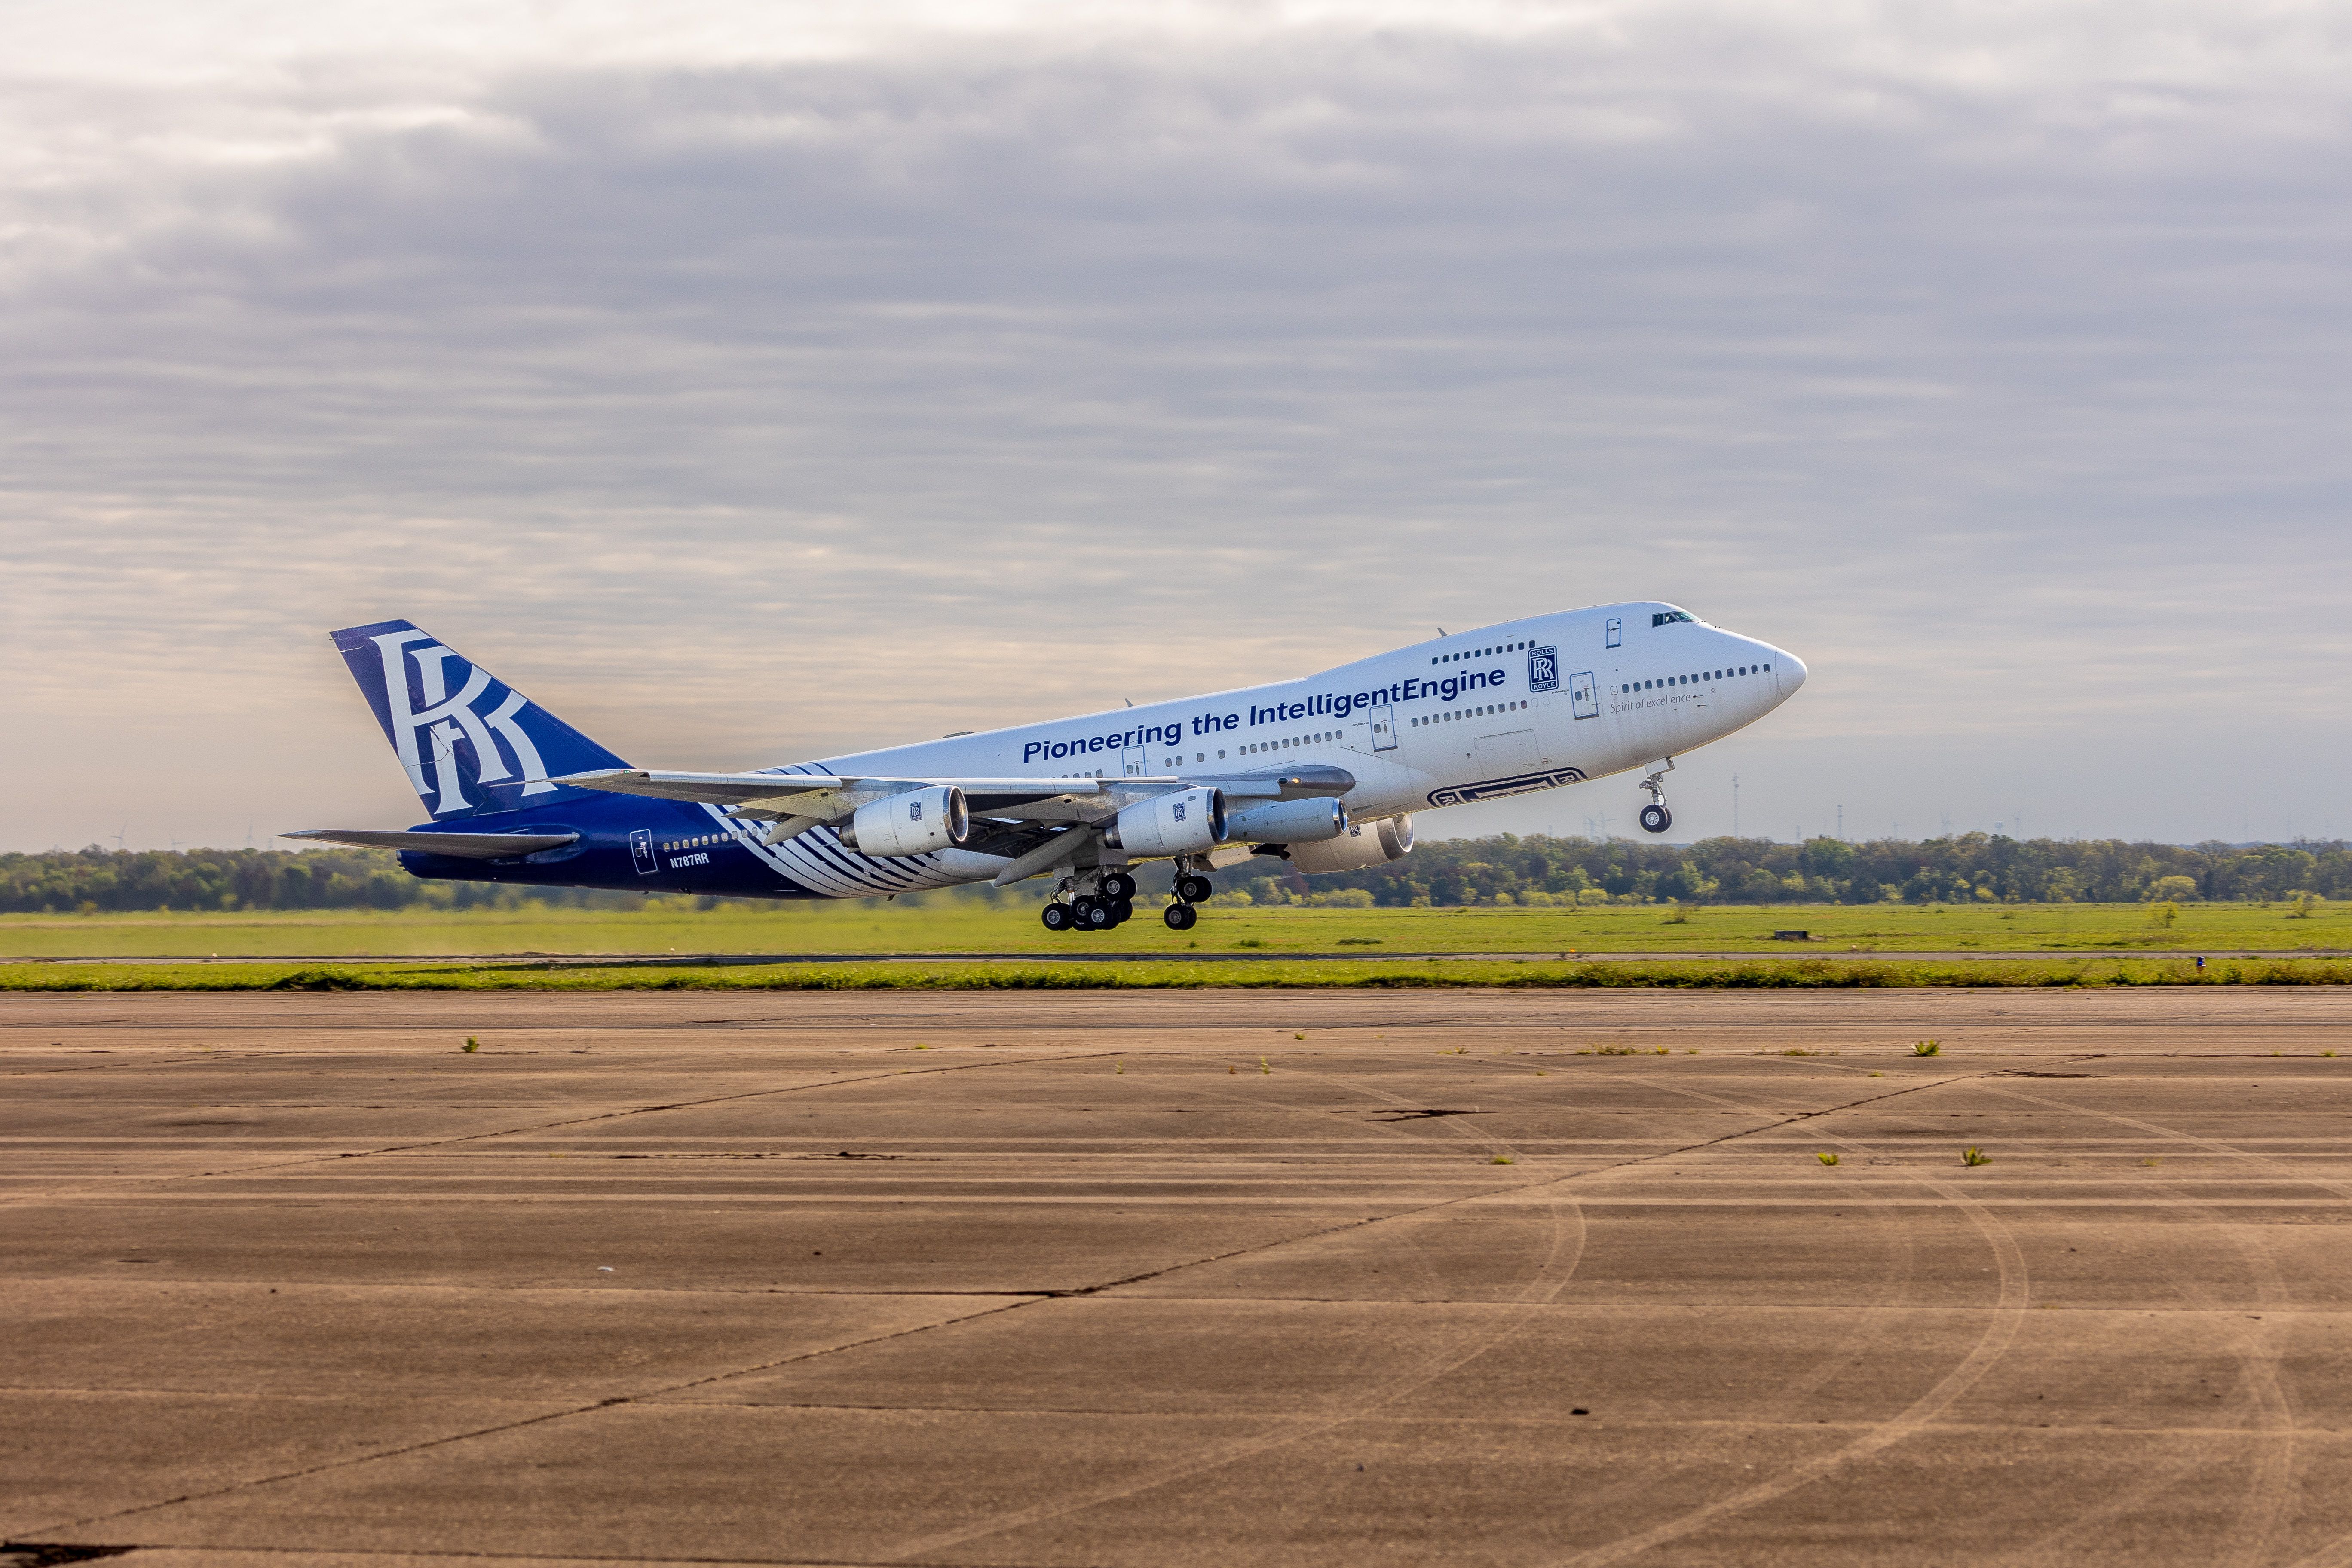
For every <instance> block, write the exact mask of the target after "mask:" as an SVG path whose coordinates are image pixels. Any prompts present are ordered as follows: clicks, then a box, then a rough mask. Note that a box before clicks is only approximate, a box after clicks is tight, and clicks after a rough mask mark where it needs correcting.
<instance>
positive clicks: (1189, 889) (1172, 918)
mask: <svg viewBox="0 0 2352 1568" xmlns="http://www.w3.org/2000/svg"><path fill="white" fill-rule="evenodd" d="M1216 890H1217V889H1216V887H1215V886H1214V885H1213V883H1211V882H1210V880H1209V879H1207V878H1206V877H1203V876H1202V875H1201V874H1200V873H1199V872H1198V871H1187V870H1184V869H1183V868H1182V863H1181V861H1180V862H1179V863H1178V869H1177V872H1176V886H1175V888H1174V889H1172V891H1173V893H1174V897H1172V898H1171V899H1170V900H1169V901H1168V907H1167V908H1166V909H1165V910H1161V911H1160V919H1161V920H1163V921H1167V922H1168V929H1169V930H1170V931H1191V930H1192V927H1193V926H1194V925H1195V924H1197V923H1198V922H1199V921H1200V919H1201V911H1200V910H1196V909H1194V908H1193V907H1192V906H1193V905H1195V904H1205V903H1207V902H1208V901H1209V896H1210V895H1211V894H1213V893H1214V892H1215V891H1216Z"/></svg>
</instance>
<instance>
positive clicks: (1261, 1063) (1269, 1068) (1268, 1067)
mask: <svg viewBox="0 0 2352 1568" xmlns="http://www.w3.org/2000/svg"><path fill="white" fill-rule="evenodd" d="M1257 1070H1258V1071H1260V1072H1262V1073H1266V1074H1269V1075H1270V1074H1272V1073H1273V1071H1274V1064H1273V1063H1272V1062H1270V1061H1267V1060H1266V1059H1265V1058H1264V1057H1260V1058H1257Z"/></svg>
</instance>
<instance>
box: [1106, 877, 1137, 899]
mask: <svg viewBox="0 0 2352 1568" xmlns="http://www.w3.org/2000/svg"><path fill="white" fill-rule="evenodd" d="M1102 896H1103V897H1104V898H1106V899H1109V900H1112V901H1113V902H1117V901H1118V900H1124V899H1131V898H1133V897H1135V879H1134V878H1132V877H1130V876H1129V875H1128V874H1127V873H1126V872H1124V871H1113V872H1111V873H1110V874H1109V875H1108V876H1107V877H1105V878H1104V879H1102Z"/></svg>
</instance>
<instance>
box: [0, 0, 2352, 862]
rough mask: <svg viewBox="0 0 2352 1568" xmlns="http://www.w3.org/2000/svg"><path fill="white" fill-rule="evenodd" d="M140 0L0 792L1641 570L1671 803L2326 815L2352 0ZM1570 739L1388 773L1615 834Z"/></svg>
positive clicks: (38, 483)
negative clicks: (1663, 610)
mask: <svg viewBox="0 0 2352 1568" xmlns="http://www.w3.org/2000/svg"><path fill="white" fill-rule="evenodd" d="M680 9H681V8H678V7H675V6H670V5H628V4H603V5H586V4H581V5H566V4H561V3H556V4H534V5H510V6H500V5H495V4H490V5H485V4H473V3H469V4H467V5H446V6H443V7H441V8H440V9H439V10H437V11H436V9H435V8H433V7H431V6H428V5H418V4H415V3H413V0H412V3H404V4H401V5H337V4H332V3H320V0H305V3H303V4H299V5H296V4H280V3H277V0H256V3H250V4H231V3H227V0H220V3H215V4H212V5H195V6H189V5H162V4H160V3H152V0H77V3H76V4H73V5H62V4H48V5H33V6H29V7H18V8H16V10H15V11H14V12H12V20H11V47H10V49H9V51H8V53H7V58H6V59H5V63H0V571H5V575H0V660H5V670H6V675H7V679H6V680H5V686H0V721H4V722H5V734H6V736H7V743H6V745H5V748H0V792H5V800H6V802H7V805H8V808H9V809H8V811H7V813H6V815H5V824H4V825H0V847H13V848H42V847H48V846H50V845H53V844H61V845H67V846H75V845H79V844H83V843H88V842H92V841H104V842H107V843H111V842H113V841H114V839H115V838H116V837H117V835H118V834H120V835H121V836H123V837H124V839H125V841H126V842H128V843H130V844H131V845H133V846H140V845H152V846H158V847H160V846H163V845H164V844H167V843H170V842H174V841H176V842H179V843H183V844H195V843H213V844H242V843H244V842H246V840H247V834H248V833H249V832H250V833H251V834H252V835H253V836H254V837H255V838H256V840H257V841H259V842H267V840H268V835H269V834H271V833H272V832H274V831H277V830H279V829H283V828H289V827H296V826H404V825H406V824H407V823H409V822H411V821H413V820H415V818H416V816H418V815H419V814H418V812H417V810H416V805H415V799H414V797H413V796H412V795H409V794H408V792H407V790H406V787H405V784H404V781H403V779H402V777H401V774H400V773H399V771H398V769H397V767H396V766H395V765H394V763H393V762H392V760H391V756H390V753H389V752H388V751H387V749H386V748H385V747H384V746H383V742H382V740H381V738H380V736H379V735H378V733H377V731H375V730H374V727H373V721H371V720H370V719H369V718H368V716H367V713H366V710H365V709H364V707H363V705H362V702H361V700H360V699H359V697H358V695H357V693H356V691H355V690H354V689H352V687H351V686H350V684H349V681H348V679H347V678H346V677H345V675H344V673H343V670H342V668H341V661H340V660H338V659H337V658H335V657H334V656H333V654H332V653H331V649H330V648H329V647H328V644H327V642H326V640H325V637H323V635H322V634H323V633H324V632H325V631H326V630H327V629H328V628H331V627H333V626H345V625H351V624H354V623H358V622H362V621H368V620H374V619H379V618H383V617H386V616H408V617H410V618H412V619H415V620H416V621H417V622H419V623H420V624H422V625H425V626H428V627H430V628H432V629H433V631H434V632H435V633H436V635H438V636H439V637H443V638H444V639H446V640H447V641H448V642H450V643H451V644H453V645H454V646H456V647H458V648H459V649H461V650H462V651H464V652H465V653H467V655H469V656H470V657H473V658H478V659H479V660H480V661H482V662H483V663H485V664H488V666H490V668H493V669H495V670H496V671H498V672H499V674H500V675H501V676H502V677H504V678H506V679H510V680H512V681H513V682H514V683H516V684H517V685H519V686H520V687H521V688H523V689H525V690H527V691H529V692H530V693H531V694H532V695H533V696H534V697H536V698H538V699H539V700H541V701H542V702H543V703H545V704H547V705H548V706H549V707H551V708H552V709H554V710H556V711H558V712H560V713H562V714H563V715H564V716H565V717H566V718H569V719H571V720H572V721H574V722H575V723H577V724H579V725H581V726H582V727H583V728H584V729H587V730H589V731H591V732H593V733H594V734H595V735H597V736H598V738H599V739H602V740H604V741H605V742H607V743H608V744H610V745H611V746H613V747H614V749H615V750H616V751H619V752H622V753H623V754H624V755H626V756H628V757H629V758H631V760H633V761H637V762H642V763H648V764H653V765H667V766H692V767H716V766H739V765H754V764H760V763H774V762H783V761H788V760H793V759H796V758H802V757H807V756H815V755H822V754H824V753H826V752H836V751H842V750H848V749H852V748H858V747H865V746H871V745H877V744H886V743H888V742H894V741H898V740H903V739H914V738H920V737H925V736H929V735H935V734H938V733H940V732H942V731H950V730H959V729H966V728H980V727H985V726H988V725H992V724H997V723H1003V722H1012V721H1021V720H1027V719H1034V718H1039V717H1045V716H1050V715H1053V714H1055V713H1060V712H1066V711H1070V710H1078V709H1087V708H1094V707H1099V706H1104V705H1108V704H1115V703H1116V702H1117V701H1118V700H1119V699H1120V698H1122V697H1131V698H1134V699H1136V700H1145V699H1147V698H1153V697H1162V696H1172V695H1178V694H1181V693H1186V692H1190V691H1196V690H1201V689H1213V688H1219V687H1225V686H1230V685H1235V684H1240V683H1244V682H1247V681H1251V680H1255V679H1270V678H1274V677H1277V676H1283V675H1289V674H1295V673H1301V672H1304V671H1307V670H1309V669H1313V668H1318V667H1320V666H1323V665H1326V664H1329V663H1334V662H1338V661H1340V660H1344V659H1348V658H1356V657H1360V656H1361V655H1363V654H1366V653H1369V652H1372V651H1374V650H1377V649H1380V648H1382V647H1390V646H1393V645H1396V644H1399V643H1403V642H1410V641H1414V640H1418V639H1420V638H1422V637H1427V636H1430V635H1432V634H1433V628H1434V627H1435V626H1437V625H1441V624H1442V625H1444V626H1448V627H1451V628H1453V629H1454V630H1455V631H1461V630H1464V629H1466V628H1468V627H1471V626H1476V625H1478V624H1481V623H1483V622H1486V621H1490V620H1496V619H1501V618H1504V617H1507V616H1517V615H1523V614H1527V613H1529V612H1533V611H1538V610H1542V609H1549V608H1559V607H1566V606H1570V605H1583V604H1591V603H1597V602H1601V601H1605V600H1611V599H1621V598H1633V597H1658V598H1664V599H1668V600H1672V601H1674V602H1675V603H1678V604H1682V605H1686V606H1687V607H1689V608H1690V609H1692V610H1693V611H1694V612H1696V614H1698V615H1700V616H1703V617H1705V618H1707V619H1710V620H1713V621H1716V622H1717V623H1718V624H1721V625H1724V626H1731V627H1733V628H1736V629H1738V630H1741V631H1746V632H1751V633H1753V634H1755V635H1758V636H1760V637H1768V638H1769V639H1771V640H1773V641H1775V642H1778V643H1780V644H1781V645H1783V646H1785V647H1790V649H1792V650H1794V651H1796V652H1797V653H1799V654H1801V656H1803V657H1804V658H1805V659H1806V660H1807V661H1808V663H1809V664H1810V665H1811V669H1812V681H1811V685H1809V686H1808V688H1807V689H1805V691H1804V692H1803V693H1802V694H1801V696H1800V697H1799V698H1798V699H1797V700H1796V701H1794V702H1793V703H1791V704H1790V706H1789V707H1787V708H1785V709H1784V710H1781V711H1780V713H1779V714H1777V715H1775V716H1774V717H1773V718H1772V719H1770V720H1769V721H1767V722H1765V723H1764V724H1762V725H1760V726H1759V727H1758V728H1757V729H1756V730H1755V731H1753V732H1752V733H1751V734H1749V735H1747V736H1743V737H1739V738H1736V739H1734V740H1733V741H1730V742H1725V743H1723V744H1721V745H1718V746H1717V747H1715V748H1712V749H1710V750H1708V751H1706V752H1702V753H1699V754H1697V755H1696V756H1694V757H1692V758H1689V759H1686V760H1685V763H1684V764H1683V768H1682V771H1681V772H1680V773H1678V774H1677V775H1676V782H1677V784H1678V786H1679V787H1678V790H1677V792H1676V793H1675V795H1674V796H1673V799H1674V804H1675V808H1676V816H1677V818H1678V822H1677V835H1676V836H1677V837H1681V836H1682V835H1683V832H1684V830H1688V832H1689V833H1691V834H1693V835H1698V834H1706V833H1715V832H1722V831H1727V830H1729V829H1730V827H1731V826H1732V817H1731V813H1732V798H1733V797H1732V791H1731V787H1730V778H1731V775H1732V774H1733V773H1738V775H1739V776H1740V781H1741V787H1740V793H1739V796H1738V799H1739V810H1740V821H1739V826H1741V828H1742V829H1743V830H1745V831H1747V832H1749V833H1768V834H1771V835H1773V836H1775V837H1783V838H1786V837H1790V836H1792V835H1794V834H1797V833H1799V832H1803V833H1806V834H1811V833H1816V832H1821V831H1824V830H1829V829H1832V828H1833V827H1834V826H1836V823H1837V820H1838V816H1837V813H1838V810H1839V808H1840V807H1841V806H1843V811H1844V817H1843V821H1844V827H1845V831H1846V833H1847V835H1848V836H1849V837H1864V836H1874V835H1878V834H1884V833H1886V832H1888V831H1890V829H1899V831H1900V832H1901V833H1902V834H1904V835H1905V836H1906V837H1907V836H1917V835H1921V834H1926V833H1932V832H1935V831H1937V830H1939V829H1940V828H1941V827H1942V826H1943V825H1944V824H1945V823H1946V822H1947V821H1948V822H1949V823H1950V825H1951V826H1954V827H1955V828H1962V829H1965V828H1969V827H1983V828H1988V829H1990V828H1991V827H1992V826H1994V824H1995V823H1997V822H1998V823H2000V824H2002V825H2004V826H2006V827H2007V828H2009V829H2011V830H2014V829H2015V828H2016V827H2017V826H2020V825H2021V826H2023V828H2024V830H2025V831H2026V832H2027V833H2029V834H2042V833H2052V834H2080V835H2084V836H2105V835H2109V834H2120V835H2127V836H2135V837H2139V836H2145V837H2158V838H2165V839H2175V840H2194V839H2198V838H2202V837H2228V838H2240V837H2285V836H2290V835H2294V834H2306V835H2317V834H2322V833H2329V834H2346V833H2352V796H2347V785H2346V780H2347V773H2348V772H2352V700H2347V699H2352V673H2347V670H2352V615H2347V582H2352V528H2347V517H2346V502H2347V496H2352V483H2347V480H2352V417H2347V416H2352V374H2347V368H2352V331H2347V328H2352V288H2347V284H2352V277H2347V270H2352V269H2348V268H2347V260H2352V200H2347V198H2348V197H2352V157H2347V153H2352V125H2347V116H2348V115H2352V98H2347V92H2346V89H2345V87H2344V83H2345V82H2346V81H2347V80H2352V9H2347V7H2346V6H2344V5H2341V4H2336V5H2305V4H2283V5H2264V4H2261V3H2260V0H2253V3H2249V0H2231V3H2229V4H2220V3H2210V4H2178V3H2174V4H2168V3H2165V0H2133V3H2130V4H2121V3H2094V4H2067V3H2063V0H2036V3H2034V4H2031V5H1998V4H1995V5H1971V6H1965V7H1962V6H1941V5H1916V4H1904V5H1872V4H1866V3H1842V0H1822V3H1817V4H1811V5H1772V4H1769V3H1753V0H1750V3H1743V4H1739V5H1705V4H1681V3H1671V0H1670V3H1665V4H1655V5H1635V4H1621V3H1617V0H1592V3H1589V4H1575V5H1544V4H1497V5H1484V6H1481V5H1465V4H1460V3H1449V4H1446V5H1385V6H1383V5H1366V4H1360V3H1357V4H1349V5H1344V6H1343V5H1282V4H1261V5H1192V6H1185V5H1154V6H1150V7H1148V8H1142V9H1138V10H1131V11H1121V10H1119V9H1118V8H1116V7H1108V6H1104V5H1027V6H1023V5H1007V6H1002V7H995V8H991V7H988V6H984V5H930V6H923V5H863V6H858V7H854V8H852V7H845V6H841V5H805V6H795V5H784V4H774V3H763V4H761V5H727V4H717V5H706V6H703V7H701V8H699V9H698V10H696V11H694V12H693V14H692V15H690V16H679V15H677V12H678V11H679V10H680ZM1639 798H1640V797H1639V796H1638V795H1637V793H1636V791H1635V790H1634V789H1633V784H1632V783H1631V781H1628V780H1618V781H1603V782H1601V783H1600V784H1591V785H1587V786H1583V787H1581V788H1580V789H1577V790H1572V791H1567V792H1557V793H1555V794H1552V795H1545V796H1539V797H1536V798H1535V799H1533V800H1531V801H1526V802H1522V803H1518V804H1517V805H1510V806H1496V807H1488V808H1478V810H1477V811H1476V812H1465V813H1454V814H1447V815H1446V816H1443V817H1428V818H1424V819H1423V831H1426V832H1436V833H1443V832H1448V831H1487V830H1491V829H1493V828H1495V827H1497V826H1509V827H1515V828H1522V829H1529V828H1531V829H1536V830H1542V829H1545V828H1547V827H1549V828H1553V829H1557V830H1559V831H1562V832H1579V831H1583V830H1585V829H1586V828H1587V826H1599V825H1600V824H1601V822H1602V821H1603V819H1605V820H1606V823H1607V825H1608V826H1609V828H1610V830H1612V831H1620V832H1622V831H1627V830H1629V829H1630V827H1631V818H1632V815H1633V809H1634V807H1635V806H1636V805H1638V804H1639Z"/></svg>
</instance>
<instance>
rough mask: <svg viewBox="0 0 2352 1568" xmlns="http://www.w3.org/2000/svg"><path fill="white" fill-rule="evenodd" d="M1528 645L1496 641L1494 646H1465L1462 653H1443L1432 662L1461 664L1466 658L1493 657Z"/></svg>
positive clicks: (1513, 651)
mask: <svg viewBox="0 0 2352 1568" xmlns="http://www.w3.org/2000/svg"><path fill="white" fill-rule="evenodd" d="M1527 646H1528V645H1527V644H1526V643H1523V642H1506V643H1496V645H1495V646H1494V647H1471V648H1464V649H1463V650H1462V651H1461V652H1460V653H1441V654H1439V655H1438V656H1437V657H1436V658H1433V659H1431V660H1430V661H1429V662H1430V663H1432V664H1459V663H1461V662H1462V661H1463V660H1464V659H1465V658H1494V657H1495V655H1496V654H1498V653H1517V652H1518V651H1519V650H1520V649H1521V648H1523V647H1527Z"/></svg>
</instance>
